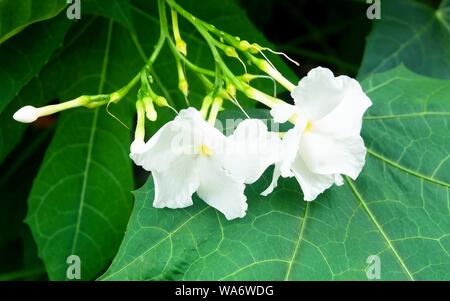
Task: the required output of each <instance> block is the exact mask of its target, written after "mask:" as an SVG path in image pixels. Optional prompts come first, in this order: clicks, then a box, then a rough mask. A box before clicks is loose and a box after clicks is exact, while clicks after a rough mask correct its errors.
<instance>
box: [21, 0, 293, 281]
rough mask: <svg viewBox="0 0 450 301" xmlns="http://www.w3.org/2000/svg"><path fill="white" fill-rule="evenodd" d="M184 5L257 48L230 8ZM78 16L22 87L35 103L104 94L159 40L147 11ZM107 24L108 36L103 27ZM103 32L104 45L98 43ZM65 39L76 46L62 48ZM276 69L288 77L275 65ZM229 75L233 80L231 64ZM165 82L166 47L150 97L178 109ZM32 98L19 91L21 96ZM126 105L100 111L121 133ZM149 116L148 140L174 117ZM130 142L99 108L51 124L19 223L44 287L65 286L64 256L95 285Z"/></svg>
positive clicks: (194, 86) (141, 5) (122, 213)
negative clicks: (39, 264)
mask: <svg viewBox="0 0 450 301" xmlns="http://www.w3.org/2000/svg"><path fill="white" fill-rule="evenodd" d="M194 4H195V2H194V1H189V2H187V5H188V6H189V7H190V8H192V11H193V12H194V13H199V15H201V16H204V17H205V19H206V20H208V21H212V22H213V23H214V22H216V21H217V24H216V25H219V26H221V25H223V27H224V29H227V30H228V29H230V28H235V30H236V29H239V31H240V30H241V28H240V27H238V28H236V27H234V26H236V24H238V25H239V24H240V26H242V27H245V28H247V27H248V28H249V30H248V32H246V37H245V38H248V39H250V40H251V41H256V42H259V43H261V44H267V43H265V42H266V41H265V39H264V38H263V37H262V35H261V34H260V33H259V32H258V31H257V30H256V29H255V27H253V26H251V25H250V22H249V21H248V19H247V18H246V17H245V15H244V13H243V11H242V10H240V9H239V8H238V6H237V5H236V4H235V3H234V2H232V1H228V2H226V4H222V1H219V0H214V1H211V3H208V4H207V5H205V6H203V7H198V6H196V5H194ZM219 4H220V5H219ZM83 11H84V13H85V14H84V15H83V18H82V20H81V21H80V22H77V23H76V25H74V27H73V28H72V30H71V31H70V32H69V34H68V37H67V38H66V42H65V45H64V47H63V51H61V52H60V53H57V54H56V55H55V56H54V57H53V58H52V60H51V62H50V63H49V64H47V65H46V66H45V68H43V69H42V71H41V72H40V75H39V81H33V82H32V83H30V86H31V85H36V84H39V85H42V87H41V89H38V90H36V91H41V92H42V97H41V96H39V97H38V99H37V100H36V101H39V99H41V98H42V99H49V98H48V97H51V99H59V100H68V99H72V98H75V97H77V96H78V95H81V94H96V93H98V92H99V91H102V92H112V91H114V90H116V89H118V88H120V87H121V86H123V85H124V84H126V82H127V81H128V80H130V79H131V78H132V77H133V76H134V75H135V74H136V73H137V72H138V71H139V70H140V68H141V67H142V66H143V65H144V62H145V60H146V57H147V56H148V55H149V54H150V53H151V51H152V50H153V47H154V43H155V42H156V40H157V38H158V36H159V23H158V21H157V19H156V11H157V10H156V1H152V2H149V1H133V2H132V3H131V2H129V1H117V0H115V1H109V0H108V1H105V0H90V1H86V2H85V3H83ZM212 11H213V12H214V14H212V13H211V12H212ZM92 15H94V16H92ZM99 16H101V17H99ZM222 16H224V17H222ZM106 18H107V19H109V21H107V20H105V19H106ZM236 20H238V21H236ZM108 22H109V23H108ZM108 24H110V25H109V28H110V31H109V30H108V26H105V25H108ZM86 26H87V28H85V27H86ZM183 26H184V25H183ZM187 28H188V30H184V31H183V33H182V34H183V37H184V38H185V39H186V40H187V41H188V44H189V46H188V47H189V51H190V55H191V58H192V60H193V61H194V62H196V63H198V64H199V65H202V66H207V67H208V66H210V63H211V62H210V58H209V57H208V56H207V55H204V53H207V52H206V51H207V48H206V46H205V45H206V44H205V42H204V41H202V40H201V39H200V38H199V37H197V36H193V35H192V33H193V32H194V30H193V29H192V28H190V27H187ZM108 32H110V39H107V36H108ZM232 32H233V31H232ZM247 34H248V35H247ZM72 35H75V36H78V35H80V37H79V38H78V39H77V40H76V42H71V41H72V40H73V39H71V36H72ZM93 37H95V39H94V38H93ZM124 58H127V59H126V60H124ZM278 62H281V60H280V59H278ZM280 66H281V68H282V69H283V70H288V69H287V67H286V66H285V65H284V64H280ZM233 68H240V69H239V70H240V71H242V72H243V70H242V66H240V64H239V63H236V64H235V65H234V66H233ZM175 74H176V68H175V64H174V60H173V57H172V55H171V54H170V52H169V49H168V47H167V46H166V48H165V49H164V51H163V53H162V54H161V56H160V58H159V60H158V63H157V64H156V66H155V68H154V72H153V77H154V79H155V83H156V85H157V90H158V92H159V93H161V94H163V95H165V96H166V97H167V98H168V99H169V101H170V102H171V103H172V104H174V105H175V107H178V108H181V107H185V106H186V103H185V99H184V97H183V96H182V95H181V93H180V92H179V91H178V90H177V89H174V87H177V85H178V83H177V79H176V76H174V75H175ZM289 74H292V72H290V73H289ZM189 76H190V78H189V80H190V89H191V96H190V100H192V101H191V103H194V104H198V103H199V102H200V101H201V99H202V98H203V97H204V95H205V90H204V88H203V86H202V84H201V83H200V82H199V81H198V80H196V79H195V78H194V76H193V75H192V74H191V75H189ZM264 86H265V87H269V89H270V88H272V83H271V82H266V84H265V85H264ZM169 87H170V88H169ZM32 89H33V88H32V87H30V88H28V87H27V89H26V90H24V91H23V93H24V95H26V94H28V93H27V91H32ZM135 96H136V91H132V92H131V93H130V95H129V97H127V99H125V100H123V101H122V102H121V103H120V104H119V105H111V106H110V108H109V109H110V111H112V113H113V114H114V115H115V116H116V117H117V118H118V119H120V120H121V121H124V122H125V124H126V125H128V126H129V127H131V116H133V114H134V111H133V112H130V111H129V110H128V109H129V107H131V106H133V107H134V103H133V102H132V101H134V99H135ZM16 105H18V104H16ZM158 114H159V117H158V122H157V123H156V124H152V125H151V132H154V131H156V130H157V129H158V127H159V126H160V125H161V120H166V121H167V120H169V119H171V118H173V115H174V114H173V112H172V111H171V110H169V109H161V110H159V111H158ZM16 139H17V138H16ZM130 140H131V138H130V132H129V131H127V130H126V129H125V128H124V127H122V126H121V125H120V123H119V122H117V120H115V119H114V118H112V117H111V116H109V115H108V114H107V112H106V111H105V109H104V108H101V109H97V110H95V111H92V110H87V109H78V110H74V111H72V112H67V113H64V114H62V115H61V117H60V120H58V125H57V131H56V134H55V137H54V139H53V141H52V143H51V145H50V147H49V149H48V150H47V153H46V156H45V159H44V162H43V164H42V167H41V169H40V172H39V174H38V176H37V178H36V180H35V182H34V185H33V190H32V192H31V195H30V198H29V211H28V217H27V220H26V221H27V223H28V224H29V225H30V228H31V230H32V234H33V237H34V238H35V240H36V243H37V246H38V250H39V255H40V257H41V258H42V259H43V261H44V264H45V266H46V269H47V272H48V274H49V278H50V279H57V280H62V279H65V277H66V268H67V264H66V259H67V257H68V256H69V255H72V254H74V255H78V256H80V258H81V261H82V279H83V280H88V279H93V278H96V277H98V276H99V275H100V274H101V273H103V272H104V271H105V269H106V268H107V265H108V263H109V262H110V261H111V260H112V258H113V257H114V255H115V253H116V251H117V249H118V247H119V244H120V241H121V239H122V238H123V234H124V230H125V226H126V222H127V221H128V218H129V214H130V211H131V197H132V195H131V191H132V189H133V187H132V174H131V160H130V159H129V157H128V149H129V145H130Z"/></svg>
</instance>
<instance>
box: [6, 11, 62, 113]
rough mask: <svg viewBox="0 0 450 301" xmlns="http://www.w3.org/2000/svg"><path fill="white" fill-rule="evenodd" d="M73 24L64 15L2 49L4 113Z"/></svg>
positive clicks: (29, 31) (42, 24) (11, 41)
mask: <svg viewBox="0 0 450 301" xmlns="http://www.w3.org/2000/svg"><path fill="white" fill-rule="evenodd" d="M70 25H71V23H70V22H68V21H67V19H65V18H63V17H62V16H60V17H58V18H55V19H54V20H50V21H47V22H42V23H39V24H36V25H35V26H32V27H30V28H29V29H27V30H26V31H24V32H23V33H22V34H20V35H18V36H16V37H14V38H13V39H11V40H9V41H8V42H7V43H4V44H2V45H1V46H0V82H1V83H2V85H1V86H0V113H2V111H3V110H4V109H5V107H6V106H7V105H8V104H9V103H10V101H11V100H12V99H13V98H14V97H15V96H17V94H18V93H19V91H20V89H21V88H22V87H23V86H24V85H25V84H27V83H28V82H29V81H30V80H31V79H32V78H33V77H35V76H36V75H37V74H38V73H39V71H40V70H41V68H42V67H43V66H44V65H45V64H47V63H48V61H49V59H50V57H51V55H52V53H53V52H54V51H55V50H56V49H57V48H59V47H60V46H61V45H62V43H63V39H64V36H65V34H66V33H67V30H68V29H69V27H70Z"/></svg>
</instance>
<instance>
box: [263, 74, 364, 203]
mask: <svg viewBox="0 0 450 301" xmlns="http://www.w3.org/2000/svg"><path fill="white" fill-rule="evenodd" d="M291 95H292V97H293V98H294V101H295V106H292V105H279V106H276V107H274V108H273V109H272V111H271V114H272V116H273V117H274V120H275V121H276V122H286V121H287V120H288V119H290V120H293V119H294V120H295V123H296V124H295V127H294V128H293V129H291V130H289V131H288V132H287V133H286V135H285V136H284V137H283V142H282V145H283V147H282V148H283V154H282V155H281V158H282V160H281V161H280V162H278V163H277V164H276V167H275V172H274V177H273V181H272V183H271V185H270V186H269V188H268V189H267V190H266V191H264V192H263V195H267V194H269V193H270V192H272V190H273V189H274V188H275V187H276V185H277V180H278V178H279V177H280V175H281V176H283V177H292V176H295V178H296V180H297V181H298V183H299V184H300V187H301V189H302V190H303V194H304V199H305V200H306V201H312V200H314V199H315V198H316V197H317V196H318V195H319V194H320V193H322V192H323V191H325V190H326V189H328V188H329V187H330V186H332V185H333V184H336V185H342V184H343V183H344V182H343V178H342V176H341V175H347V176H349V177H350V178H352V179H356V178H357V177H358V175H359V173H360V172H361V170H362V168H363V166H364V164H365V156H366V148H365V146H364V141H363V139H362V138H361V136H360V131H361V125H362V117H363V115H364V112H365V111H366V110H367V108H369V107H370V106H371V105H372V102H371V101H370V99H369V98H368V97H367V95H366V94H365V93H364V92H363V90H362V89H361V86H360V85H359V83H358V82H357V81H356V80H354V79H352V78H349V77H347V76H338V77H334V75H333V73H332V72H331V71H330V70H329V69H325V68H321V67H319V68H315V69H313V70H311V71H310V72H309V73H308V75H307V76H306V77H305V78H303V79H302V80H301V81H300V82H299V84H298V86H297V87H296V88H295V89H294V91H293V92H292V94H291Z"/></svg>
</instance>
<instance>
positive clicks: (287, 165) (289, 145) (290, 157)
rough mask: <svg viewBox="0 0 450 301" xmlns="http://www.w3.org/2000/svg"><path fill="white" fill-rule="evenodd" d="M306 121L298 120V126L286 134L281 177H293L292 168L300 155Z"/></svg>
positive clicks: (283, 145) (281, 161) (283, 144)
mask: <svg viewBox="0 0 450 301" xmlns="http://www.w3.org/2000/svg"><path fill="white" fill-rule="evenodd" d="M305 127H306V121H305V120H304V119H299V120H297V123H296V125H295V126H294V127H293V128H292V129H290V130H289V131H287V132H286V134H285V135H284V137H283V140H282V152H281V155H280V156H281V160H280V164H279V165H280V171H281V176H282V177H284V178H287V177H291V176H292V172H291V166H292V164H293V163H294V161H295V158H296V157H297V155H298V151H299V148H300V141H301V139H302V136H303V132H304V129H305Z"/></svg>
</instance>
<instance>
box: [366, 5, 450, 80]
mask: <svg viewBox="0 0 450 301" xmlns="http://www.w3.org/2000/svg"><path fill="white" fill-rule="evenodd" d="M402 63H403V64H404V65H406V66H407V67H408V68H409V69H410V70H412V71H414V72H416V73H419V74H423V75H428V76H432V77H438V78H443V79H447V78H450V0H441V1H440V6H439V8H437V9H434V8H432V7H431V6H429V5H427V4H424V3H421V2H418V1H416V0H387V1H382V15H381V20H377V21H375V25H374V28H373V31H372V33H371V34H370V35H369V37H368V39H367V46H366V50H365V54H364V59H363V63H362V66H361V70H360V75H361V76H367V75H369V74H370V73H371V72H382V71H386V70H389V69H391V68H393V67H395V66H397V65H399V64H402Z"/></svg>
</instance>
